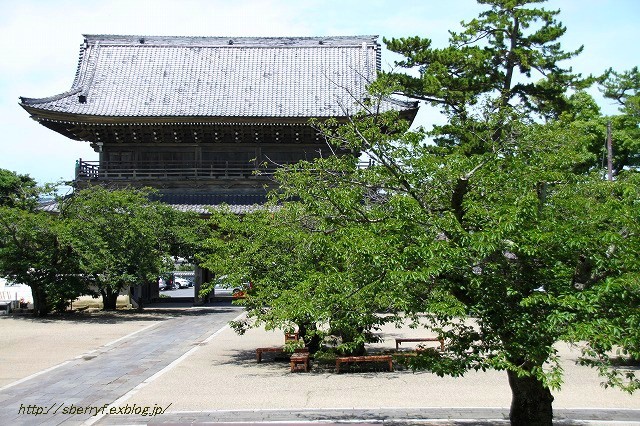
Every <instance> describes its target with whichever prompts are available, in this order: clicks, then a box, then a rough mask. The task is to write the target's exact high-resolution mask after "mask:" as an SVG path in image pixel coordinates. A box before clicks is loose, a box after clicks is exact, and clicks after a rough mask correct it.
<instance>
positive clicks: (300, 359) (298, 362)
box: [289, 352, 309, 373]
mask: <svg viewBox="0 0 640 426" xmlns="http://www.w3.org/2000/svg"><path fill="white" fill-rule="evenodd" d="M289 363H290V364H291V372H292V373H293V372H294V371H309V352H295V353H293V354H291V358H290V359H289Z"/></svg>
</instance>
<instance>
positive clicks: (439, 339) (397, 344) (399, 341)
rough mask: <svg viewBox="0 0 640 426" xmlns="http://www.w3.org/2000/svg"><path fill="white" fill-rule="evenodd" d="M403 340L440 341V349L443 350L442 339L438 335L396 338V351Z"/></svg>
mask: <svg viewBox="0 0 640 426" xmlns="http://www.w3.org/2000/svg"><path fill="white" fill-rule="evenodd" d="M405 342H440V351H442V352H444V339H442V338H440V337H407V338H401V339H396V351H397V350H398V348H399V347H400V345H401V344H402V343H405Z"/></svg>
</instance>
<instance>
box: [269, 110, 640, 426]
mask: <svg viewBox="0 0 640 426" xmlns="http://www.w3.org/2000/svg"><path fill="white" fill-rule="evenodd" d="M400 123H401V121H400V120H398V117H396V116H393V115H389V116H378V117H363V118H361V119H354V120H353V121H352V122H351V123H350V124H348V125H347V126H344V127H341V128H339V129H338V130H336V131H334V132H333V133H330V134H331V138H332V140H333V141H334V143H337V144H340V145H341V146H342V147H345V146H348V147H350V148H358V149H359V150H361V151H364V152H367V153H368V154H369V155H370V156H371V157H372V158H373V160H374V163H375V164H376V165H375V166H373V167H369V168H367V169H364V170H358V169H356V168H355V167H354V161H355V159H354V158H340V159H337V158H331V159H319V160H316V161H314V162H313V163H302V164H299V165H298V166H296V167H293V168H291V169H289V170H286V171H282V172H280V174H279V179H280V182H281V184H282V187H281V189H282V191H283V196H284V197H285V198H293V197H295V198H296V199H299V200H300V202H301V203H303V205H304V208H305V209H306V211H307V212H308V213H307V214H309V215H310V216H311V217H316V218H321V219H318V223H323V221H326V222H327V223H330V224H331V226H332V227H335V228H338V229H340V228H349V227H354V226H356V227H360V229H361V231H362V233H363V234H364V235H367V234H369V233H370V232H371V231H372V230H375V233H374V235H377V236H378V237H377V238H370V239H367V240H366V244H367V247H366V250H368V251H370V252H377V251H378V252H380V253H383V255H382V256H380V257H378V258H375V262H372V261H371V260H370V261H369V262H364V261H360V260H359V259H358V258H357V257H355V256H354V257H353V258H350V260H352V261H353V262H354V265H353V268H354V269H360V270H361V271H367V272H369V271H371V270H372V269H373V268H375V271H376V276H379V277H381V282H380V283H379V284H377V285H376V286H375V288H376V291H377V292H378V296H379V297H381V298H383V299H385V300H389V301H392V305H391V306H390V308H389V309H388V310H386V311H385V312H388V313H393V314H396V315H400V313H403V315H406V316H408V317H409V318H412V319H415V320H416V321H418V320H419V319H425V318H427V319H428V321H427V322H426V324H424V326H426V327H427V328H430V329H432V330H434V331H435V332H437V333H439V334H441V335H442V336H444V337H445V338H446V340H447V342H448V343H447V345H448V352H447V353H444V354H440V353H438V354H431V353H426V354H424V355H423V356H419V357H416V358H415V360H414V361H412V362H411V365H412V366H413V367H414V368H418V369H421V368H428V369H430V370H432V371H434V372H436V373H438V374H449V375H454V376H457V375H462V374H464V372H466V371H468V370H470V369H476V370H479V369H482V370H485V369H497V370H501V371H506V373H507V376H508V379H509V383H510V386H511V389H512V393H513V399H512V407H511V421H512V423H513V424H547V425H548V424H551V422H552V415H553V414H552V413H553V411H552V401H553V396H552V393H551V391H552V390H553V389H557V388H559V387H560V385H561V376H562V370H561V368H560V367H559V365H558V362H557V361H558V359H557V353H556V349H555V347H554V345H555V344H556V343H557V342H559V341H560V340H563V339H567V340H575V341H578V340H582V341H586V342H587V345H586V346H585V356H586V358H585V360H584V363H586V364H589V363H591V364H594V365H597V366H598V367H599V368H601V372H603V373H606V374H608V375H609V376H608V377H607V380H608V382H609V383H610V384H617V385H621V386H623V387H624V388H625V389H627V390H629V391H633V390H634V389H636V388H637V387H638V384H639V383H638V380H637V379H636V378H635V377H634V376H633V375H629V376H628V377H627V379H628V380H627V381H625V377H626V376H625V375H624V373H626V372H622V371H620V370H617V369H615V368H612V367H613V364H612V363H609V362H608V361H610V360H609V359H608V358H607V356H609V355H608V351H609V350H611V349H612V347H613V346H614V345H620V346H621V347H622V348H623V353H624V354H625V356H633V357H637V356H638V344H637V342H638V341H640V340H639V339H640V335H638V334H637V333H636V332H635V331H633V332H632V333H631V334H627V333H629V331H628V323H629V322H630V323H635V322H636V321H638V320H640V313H639V312H638V310H637V303H638V302H639V301H640V293H639V291H638V290H639V287H638V285H639V281H638V277H639V276H640V275H639V274H640V264H639V263H638V252H639V250H640V240H639V239H638V235H640V234H638V230H639V229H638V223H639V222H638V220H637V219H638V212H639V210H638V207H637V200H638V199H640V190H639V188H640V186H638V175H637V174H635V173H621V174H620V175H619V177H618V180H617V181H615V182H605V181H603V180H602V179H601V174H600V173H597V172H591V171H586V172H585V171H584V170H583V168H582V166H581V165H582V164H584V163H585V162H588V161H591V158H592V154H590V153H589V152H587V151H585V150H584V149H583V141H581V140H579V139H576V138H575V134H573V133H571V132H570V131H569V129H562V128H558V127H557V126H551V125H542V124H525V123H517V122H513V123H512V126H511V129H510V131H509V133H506V132H504V133H503V135H502V136H501V143H500V144H499V145H496V150H495V151H493V152H487V153H482V154H472V155H469V153H468V152H466V151H465V149H464V147H463V146H461V147H454V148H452V149H451V150H450V152H449V153H447V154H446V155H443V154H442V153H440V154H437V155H434V154H433V152H432V150H431V149H430V148H429V147H425V146H424V145H423V144H422V136H423V135H422V134H420V133H419V132H418V133H415V132H408V131H406V127H407V125H406V123H405V124H404V125H403V124H400ZM403 126H404V128H403ZM390 130H393V131H394V132H393V133H392V134H390V133H389V131H390ZM354 235H356V233H355V232H354ZM390 242H393V244H390ZM362 243H363V242H362V241H359V240H358V239H353V240H351V244H350V245H348V246H346V247H345V248H344V251H345V252H346V253H351V252H358V251H359V250H365V248H363V247H361V244H362ZM381 247H391V248H393V249H392V250H388V251H383V250H382V248H381ZM372 265H375V266H372ZM367 272H363V274H364V275H367ZM325 277H326V278H327V279H331V278H330V276H329V275H325ZM359 285H361V286H362V288H363V289H364V288H366V285H367V283H366V280H365V281H364V282H361V283H360V284H359ZM347 296H348V294H347V293H343V297H347ZM304 297H306V295H305V296H304ZM291 303H293V302H291ZM600 307H606V308H605V309H602V310H601V309H599V308H600ZM622 315H624V316H622ZM622 318H624V320H623V319H622ZM625 324H626V325H625ZM605 325H606V327H607V331H608V332H607V333H606V334H607V335H606V336H603V333H602V330H603V327H604V326H605ZM625 334H626V337H624V338H623V337H622V336H623V335H625Z"/></svg>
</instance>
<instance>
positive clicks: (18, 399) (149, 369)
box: [0, 307, 242, 425]
mask: <svg viewBox="0 0 640 426" xmlns="http://www.w3.org/2000/svg"><path fill="white" fill-rule="evenodd" d="M241 312H242V310H241V308H237V307H216V308H193V309H187V310H184V313H183V314H182V315H180V316H178V317H176V318H171V319H167V320H165V321H162V322H160V323H159V324H157V325H156V326H153V327H150V328H149V329H146V330H144V331H142V332H140V333H137V334H135V335H134V336H131V337H130V338H127V339H123V340H121V341H119V342H117V343H116V344H114V345H110V346H103V347H101V348H99V349H98V350H97V351H94V352H91V353H89V354H87V355H85V356H84V357H80V358H78V359H75V360H73V361H71V362H69V363H66V364H64V365H61V366H59V367H58V368H54V369H52V370H51V371H49V372H46V373H44V374H42V375H39V376H37V377H33V378H31V379H30V380H27V381H24V382H22V383H19V384H17V385H15V386H10V387H7V388H5V389H4V390H2V391H0V422H1V423H2V424H11V425H34V424H37V425H58V424H65V425H68V424H82V423H83V422H92V421H95V420H99V419H100V418H101V415H100V414H102V412H104V411H106V410H103V411H102V412H98V410H99V409H100V408H102V407H105V408H106V407H107V406H108V405H110V404H112V403H114V402H116V401H118V399H120V398H121V397H123V395H126V394H127V393H128V392H130V391H131V390H132V389H134V388H136V387H137V386H139V385H140V384H141V383H143V382H144V381H145V380H148V379H149V378H151V377H152V376H153V375H154V374H156V373H158V372H159V371H161V370H163V369H164V368H166V367H167V366H169V365H171V363H173V362H175V361H176V360H178V359H179V358H180V357H182V356H183V355H184V354H185V353H187V352H189V351H190V350H191V349H193V348H194V346H196V345H198V344H199V343H200V342H202V341H203V340H205V339H207V338H208V337H210V336H211V335H213V334H214V333H216V332H217V331H219V330H220V329H223V328H224V327H226V325H227V323H228V322H229V321H230V320H232V319H233V318H235V317H237V316H238V315H240V314H241ZM82 407H93V408H91V409H90V412H88V413H84V412H82V411H84V409H83V408H82ZM81 410H82V411H81ZM95 414H98V415H97V416H96V415H95Z"/></svg>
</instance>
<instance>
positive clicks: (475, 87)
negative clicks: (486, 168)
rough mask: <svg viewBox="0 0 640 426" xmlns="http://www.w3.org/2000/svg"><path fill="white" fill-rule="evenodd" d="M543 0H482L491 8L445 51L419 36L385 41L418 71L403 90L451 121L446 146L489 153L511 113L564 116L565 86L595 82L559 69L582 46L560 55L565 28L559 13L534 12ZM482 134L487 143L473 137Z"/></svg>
mask: <svg viewBox="0 0 640 426" xmlns="http://www.w3.org/2000/svg"><path fill="white" fill-rule="evenodd" d="M544 1H545V0H478V2H479V3H481V4H485V5H487V6H489V10H487V11H486V12H483V13H481V14H480V16H479V17H478V18H476V19H472V20H471V21H469V22H463V23H462V25H463V31H462V32H459V33H456V32H450V34H451V36H450V40H449V46H447V47H444V48H434V47H432V46H431V44H432V43H431V40H430V39H426V38H420V37H408V38H399V39H390V40H385V41H386V43H387V47H388V48H389V49H390V50H391V51H393V52H397V53H399V54H401V55H403V56H404V57H405V59H403V60H401V61H398V62H397V65H398V66H400V67H402V68H405V69H417V70H418V72H419V75H418V76H413V75H408V74H401V73H396V74H393V75H394V77H395V78H396V79H397V80H398V81H399V82H400V83H401V87H400V88H399V89H398V90H397V91H398V92H399V93H401V94H403V95H406V96H409V97H413V98H415V99H420V100H424V101H426V102H427V103H428V104H431V105H433V106H437V107H439V108H440V109H441V111H442V112H443V113H444V114H445V116H446V117H447V124H445V125H442V126H435V127H434V130H433V135H434V136H436V142H437V143H438V144H439V145H440V146H443V147H448V146H452V145H457V144H464V145H465V147H466V152H470V153H480V152H485V151H488V150H491V149H492V147H491V144H492V142H493V141H495V140H499V139H500V136H501V132H502V131H503V128H504V126H506V125H508V120H509V117H510V116H511V114H513V113H514V112H518V114H516V115H517V116H521V114H522V113H524V114H526V115H530V114H531V113H535V114H538V113H541V112H543V110H548V109H549V108H551V109H554V110H557V111H562V110H564V109H565V108H566V104H565V102H564V101H565V98H564V94H565V93H566V91H567V88H569V87H572V86H576V87H583V86H584V85H586V84H589V83H590V82H591V79H587V80H586V81H583V80H581V79H580V76H579V75H576V74H573V73H572V72H571V69H570V68H566V69H565V68H562V67H561V66H560V62H562V61H565V60H567V59H569V58H571V57H573V56H575V55H577V54H579V53H580V52H581V51H582V47H580V48H579V49H577V50H575V51H572V52H566V51H564V50H562V48H561V46H560V43H559V42H558V40H559V38H560V37H561V36H562V35H563V34H564V33H565V32H566V28H565V27H564V26H562V24H561V23H559V22H557V21H556V17H557V15H558V13H559V11H548V10H545V9H542V8H534V7H530V5H531V4H535V3H542V2H544ZM485 105H489V108H490V112H491V113H492V114H493V115H494V117H496V118H497V119H496V120H494V121H493V123H492V125H491V127H490V128H487V127H486V125H487V122H486V121H484V120H482V119H480V120H479V119H478V118H479V115H480V114H484V113H486V111H487V110H486V109H485V108H484V106H485ZM478 106H481V108H480V109H479V110H478V109H477V107H478ZM480 132H486V133H487V136H488V137H486V138H483V139H480V140H479V139H478V138H474V137H473V134H478V133H480Z"/></svg>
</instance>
